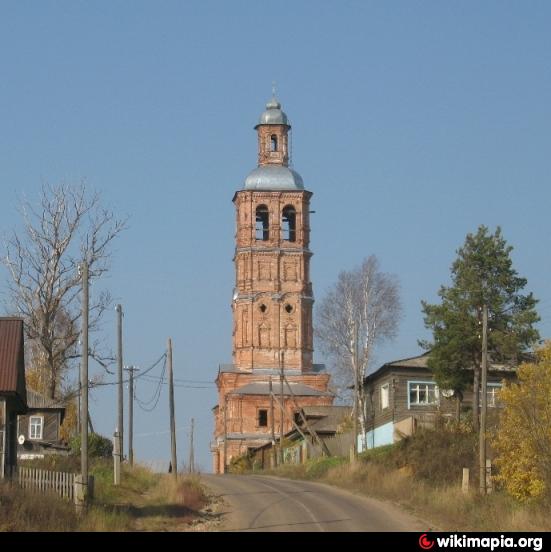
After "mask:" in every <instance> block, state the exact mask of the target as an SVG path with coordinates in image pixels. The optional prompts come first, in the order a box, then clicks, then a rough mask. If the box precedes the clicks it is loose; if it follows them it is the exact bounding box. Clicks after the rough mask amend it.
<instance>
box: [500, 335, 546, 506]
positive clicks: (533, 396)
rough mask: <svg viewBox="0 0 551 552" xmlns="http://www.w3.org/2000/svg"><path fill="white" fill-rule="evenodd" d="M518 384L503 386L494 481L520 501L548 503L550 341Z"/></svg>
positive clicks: (520, 374) (521, 373)
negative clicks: (496, 472) (546, 501)
mask: <svg viewBox="0 0 551 552" xmlns="http://www.w3.org/2000/svg"><path fill="white" fill-rule="evenodd" d="M517 375H518V379H519V381H518V383H510V384H507V385H505V386H504V387H503V388H502V390H501V392H500V399H501V401H502V403H503V409H502V411H501V416H500V423H499V428H498V432H497V435H496V436H495V438H494V440H493V446H494V447H495V449H496V451H497V453H498V456H497V459H496V464H497V466H498V467H499V470H500V472H499V474H498V476H497V479H498V481H499V482H500V483H502V484H503V485H504V487H505V488H506V489H507V492H508V493H509V494H511V495H512V496H514V497H515V498H516V499H518V500H521V501H529V500H534V499H547V500H548V501H549V500H551V427H550V425H549V421H550V420H551V400H550V397H551V341H547V342H546V344H545V345H544V346H543V347H542V348H541V349H540V350H538V351H537V353H536V362H534V363H525V364H522V365H521V366H520V368H519V369H518V372H517Z"/></svg>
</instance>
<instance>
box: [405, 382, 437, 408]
mask: <svg viewBox="0 0 551 552" xmlns="http://www.w3.org/2000/svg"><path fill="white" fill-rule="evenodd" d="M414 386H416V387H417V389H416V391H417V401H416V402H412V401H411V391H412V389H413V388H414ZM422 387H424V388H425V397H426V400H425V401H424V402H419V391H420V390H421V388H422ZM429 387H434V401H433V402H429V400H428V397H429ZM439 402H440V393H439V390H438V385H436V383H435V382H434V381H414V380H413V381H408V410H409V409H410V408H411V407H416V406H433V405H438V404H439Z"/></svg>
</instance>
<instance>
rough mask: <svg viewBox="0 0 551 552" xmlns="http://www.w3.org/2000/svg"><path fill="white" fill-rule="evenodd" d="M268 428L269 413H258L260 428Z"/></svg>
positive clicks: (261, 411) (262, 411)
mask: <svg viewBox="0 0 551 552" xmlns="http://www.w3.org/2000/svg"><path fill="white" fill-rule="evenodd" d="M267 426H268V411H267V410H259V411H258V427H267Z"/></svg>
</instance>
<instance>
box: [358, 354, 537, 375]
mask: <svg viewBox="0 0 551 552" xmlns="http://www.w3.org/2000/svg"><path fill="white" fill-rule="evenodd" d="M429 358H430V351H427V352H425V353H423V354H422V355H418V356H414V357H408V358H403V359H400V360H393V361H391V362H387V363H385V364H383V365H382V366H381V367H379V368H378V369H377V370H375V371H374V372H372V373H371V374H368V375H367V376H366V377H365V378H364V382H368V381H373V380H374V379H375V378H376V377H377V376H380V375H382V374H383V373H385V372H388V371H390V370H392V369H393V368H409V369H424V370H429V371H430V368H429V365H428V362H429ZM526 358H527V359H529V354H528V353H527V354H526ZM465 369H466V370H473V367H472V366H467V367H465ZM516 369H517V367H516V366H515V365H513V364H504V363H498V362H489V363H488V371H489V372H507V373H514V372H516Z"/></svg>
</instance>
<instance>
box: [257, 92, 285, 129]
mask: <svg viewBox="0 0 551 552" xmlns="http://www.w3.org/2000/svg"><path fill="white" fill-rule="evenodd" d="M258 125H287V126H289V127H290V126H291V125H290V124H289V120H288V119H287V115H286V114H285V112H284V111H282V110H281V104H280V103H279V102H278V101H277V99H276V98H275V96H273V97H272V99H271V100H270V101H269V102H268V103H267V104H266V111H263V112H262V114H261V115H260V118H259V119H258ZM258 125H256V126H258ZM256 126H255V128H256Z"/></svg>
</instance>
